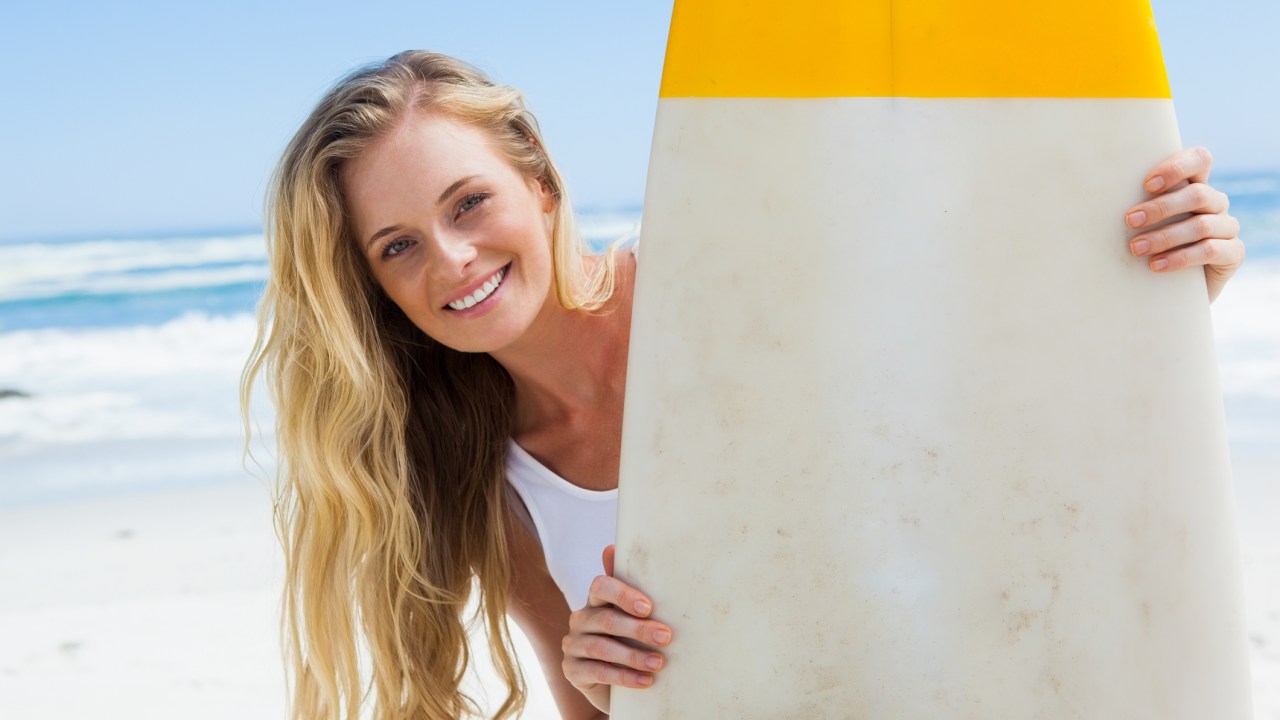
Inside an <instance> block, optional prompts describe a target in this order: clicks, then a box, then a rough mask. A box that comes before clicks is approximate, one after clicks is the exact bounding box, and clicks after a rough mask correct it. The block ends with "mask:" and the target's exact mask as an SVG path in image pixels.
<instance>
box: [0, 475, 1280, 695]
mask: <svg viewBox="0 0 1280 720" xmlns="http://www.w3.org/2000/svg"><path fill="white" fill-rule="evenodd" d="M1236 476H1237V478H1236V480H1237V484H1238V485H1241V486H1245V487H1251V486H1255V485H1256V486H1265V485H1268V484H1270V485H1272V486H1274V485H1275V483H1274V482H1272V481H1271V478H1275V477H1277V476H1280V459H1278V458H1267V459H1256V460H1254V461H1250V462H1247V463H1243V464H1237V466H1236ZM1273 489H1274V487H1273ZM1271 507H1273V508H1274V507H1276V505H1274V504H1273V505H1271ZM1240 510H1241V515H1240V516H1241V519H1242V520H1248V522H1246V523H1242V528H1241V529H1242V536H1247V537H1251V538H1256V539H1259V540H1260V539H1262V538H1265V537H1267V536H1268V534H1269V533H1274V532H1275V530H1274V529H1273V528H1268V527H1266V526H1265V519H1264V518H1263V517H1261V515H1259V514H1257V513H1251V511H1250V509H1249V508H1243V507H1242V508H1240ZM1272 540H1274V538H1272ZM1242 558H1243V561H1244V587H1245V606H1246V613H1247V618H1248V627H1249V646H1250V651H1251V656H1252V662H1253V675H1254V678H1253V687H1254V701H1255V706H1256V707H1255V717H1256V718H1258V720H1280V543H1276V542H1270V543H1267V542H1255V544H1254V545H1252V546H1248V547H1245V548H1243V552H1242ZM0 578H3V583H4V585H3V593H2V594H0V638H4V641H3V642H0V717H10V718H17V717H23V718H80V717H98V718H134V719H135V720H151V719H155V720H161V719H166V720H167V719H169V718H174V717H182V718H187V719H189V720H205V719H208V720H214V719H224V718H236V719H237V720H257V719H262V720H279V719H280V718H284V717H285V715H284V712H285V711H284V708H285V689H284V673H283V669H282V664H281V661H280V653H279V650H278V648H279V645H278V641H277V638H278V632H277V629H278V625H277V620H278V612H277V610H278V601H279V595H280V582H281V560H280V555H279V552H278V549H277V546H276V543H275V537H274V535H273V530H272V527H271V518H270V498H269V493H268V490H267V488H266V487H265V486H264V485H262V484H260V483H257V482H253V481H249V480H244V479H237V480H229V481H228V482H225V483H219V484H211V485H206V486H201V487H190V488H185V489H182V490H177V491H154V492H149V493H143V494H139V495H133V496H129V497H119V498H111V499H100V500H92V501H85V502H69V503H50V504H44V505H39V506H34V507H20V508H6V509H4V510H0ZM513 627H514V626H513ZM515 633H516V635H517V640H518V650H519V651H520V653H521V662H522V665H523V666H524V668H525V672H526V679H527V681H528V683H529V688H530V693H529V704H528V707H527V710H526V713H525V715H524V716H525V717H529V718H537V719H540V718H554V717H557V715H556V712H555V705H554V703H553V702H552V700H551V697H550V693H549V691H548V690H547V688H546V685H545V682H544V681H543V680H542V677H541V674H540V671H539V669H538V665H537V661H536V659H535V658H534V656H533V654H532V651H531V649H530V648H529V646H528V644H527V641H525V640H524V639H523V637H521V636H519V630H518V628H517V629H515ZM479 649H480V647H477V650H479ZM480 677H481V678H482V680H480V682H479V683H477V684H479V685H482V686H484V685H487V687H489V688H497V687H499V686H498V685H497V684H496V683H495V682H494V677H495V676H494V675H493V674H492V673H491V672H482V673H481V674H480ZM490 697H491V699H492V698H493V697H494V695H493V692H492V691H491V693H490Z"/></svg>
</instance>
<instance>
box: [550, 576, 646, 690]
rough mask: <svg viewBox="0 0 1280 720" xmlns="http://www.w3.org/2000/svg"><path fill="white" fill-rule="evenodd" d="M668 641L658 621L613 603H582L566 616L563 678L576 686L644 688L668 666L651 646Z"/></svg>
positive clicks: (563, 644)
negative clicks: (600, 685)
mask: <svg viewBox="0 0 1280 720" xmlns="http://www.w3.org/2000/svg"><path fill="white" fill-rule="evenodd" d="M607 579H612V578H607ZM628 640H629V641H634V643H635V644H629V643H628V642H625V641H628ZM670 642H671V628H669V627H667V626H666V625H664V624H662V623H660V622H657V621H654V620H643V619H640V618H637V617H634V616H632V615H628V614H627V613H625V612H623V611H622V610H619V609H618V608H616V607H590V606H588V607H584V608H583V609H581V610H578V611H577V612H575V613H573V614H572V615H570V616H569V634H568V635H566V636H565V637H564V640H563V642H562V643H561V649H562V650H563V651H564V662H563V668H564V673H565V677H567V678H568V679H569V682H571V683H572V684H573V685H574V686H575V687H578V688H590V687H591V686H593V685H595V684H603V685H624V686H626V687H633V688H646V687H649V686H650V685H652V684H653V677H654V676H653V674H654V673H656V672H657V671H659V670H661V669H662V667H663V666H664V665H665V664H666V658H665V657H664V656H663V655H662V653H660V652H658V651H656V650H653V649H652V647H649V646H664V645H668V644H669V643H670Z"/></svg>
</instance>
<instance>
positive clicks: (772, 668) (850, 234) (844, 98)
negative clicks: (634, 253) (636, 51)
mask: <svg viewBox="0 0 1280 720" xmlns="http://www.w3.org/2000/svg"><path fill="white" fill-rule="evenodd" d="M846 6H856V7H846ZM1179 146H1180V143H1179V138H1178V133H1177V126H1176V122H1175V120H1174V114H1173V106H1172V101H1171V99H1170V96H1169V90H1168V84H1167V81H1166V79H1165V75H1164V68H1163V61H1162V59H1161V56H1160V50H1159V45H1158V41H1157V39H1156V36H1155V28H1154V24H1153V22H1152V19H1151V12H1150V8H1149V6H1148V5H1147V3H1146V2H1145V0H1137V1H1134V0H1081V1H1080V2H1075V3H1070V4H1066V3H1064V4H1061V6H1058V5H1056V4H1048V3H1044V4H1042V3H1025V2H1014V1H1013V0H1007V1H1003V2H985V3H984V2H973V3H954V2H944V1H943V0H928V1H923V0H918V1H916V2H889V1H882V2H874V3H836V2H829V3H828V2H818V1H816V0H804V1H803V2H788V3H782V2H763V3H740V2H730V1H729V0H715V1H712V2H707V1H704V2H697V1H694V0H678V1H677V2H676V6H675V13H674V16H673V20H672V29H671V36H670V40H669V45H668V51H667V61H666V66H665V69H664V76H663V86H662V94H661V99H660V101H659V109H658V119H657V125H656V130H655V137H654V145H653V153H652V158H651V164H650V174H649V182H648V189H647V192H646V197H645V209H644V218H643V231H642V241H641V242H642V246H643V251H642V259H641V261H640V271H639V276H638V280H637V286H636V299H635V309H634V315H633V326H632V336H631V351H630V352H631V355H630V360H629V366H628V378H627V401H626V413H625V420H624V431H623V452H622V474H621V480H620V483H621V492H620V507H619V518H618V554H617V571H618V575H619V576H620V577H622V578H624V579H625V580H627V581H628V582H631V583H633V584H635V585H636V586H637V587H639V588H642V589H643V590H644V591H645V592H647V593H649V594H650V595H651V596H652V597H653V598H654V601H655V604H656V612H655V616H656V617H658V618H659V619H661V620H663V621H665V622H667V623H669V624H670V625H671V626H672V627H673V628H674V629H675V635H676V638H675V642H674V643H673V644H672V645H671V647H670V648H669V650H668V652H667V654H668V658H669V659H668V664H667V667H666V668H665V669H664V670H663V671H662V672H661V673H659V675H658V681H657V683H656V684H655V686H654V687H653V688H650V689H646V690H639V691H635V690H626V689H622V688H615V690H614V693H613V700H612V705H613V706H612V717H615V718H621V719H622V720H641V719H644V720H652V719H655V718H698V719H703V718H806V719H810V718H894V719H911V718H921V719H924V718H928V719H930V720H937V719H940V718H984V719H986V718H1008V719H1013V718H1018V719H1022V718H1125V719H1142V718H1160V719H1161V720H1173V719H1186V720H1191V719H1196V720H1201V719H1203V718H1215V719H1217V720H1244V719H1245V718H1249V717H1250V716H1251V710H1250V699H1249V670H1248V659H1247V648H1246V644H1245V630H1244V621H1243V607H1242V605H1243V603H1242V598H1241V589H1240V586H1241V579H1240V567H1239V560H1238V548H1237V540H1236V533H1235V521H1234V517H1233V512H1234V511H1233V506H1232V488H1231V480H1230V467H1229V458H1228V456H1227V450H1226V448H1227V443H1226V436H1225V430H1224V422H1223V410H1222V401H1221V395H1220V391H1219V388H1218V381H1217V369H1216V362H1215V358H1214V352H1213V346H1212V330H1211V326H1210V318H1209V311H1208V302H1207V296H1206V291H1205V284H1204V278H1203V274H1202V273H1200V272H1198V271H1188V272H1181V273H1173V274H1157V273H1152V272H1151V271H1149V270H1148V269H1147V268H1146V265H1145V260H1144V259H1142V258H1136V257H1133V256H1131V255H1130V254H1129V252H1128V249H1127V239H1128V237H1130V236H1131V235H1132V234H1133V233H1131V232H1129V231H1128V230H1127V228H1126V227H1125V225H1124V211H1125V210H1126V209H1127V208H1128V207H1130V206H1131V205H1132V204H1134V203H1136V202H1138V201H1139V200H1141V199H1142V197H1143V193H1142V189H1141V182H1142V179H1143V177H1144V174H1145V173H1146V172H1147V171H1148V170H1150V169H1151V168H1152V167H1154V166H1155V165H1156V164H1157V163H1158V162H1159V161H1161V160H1162V159H1164V158H1165V157H1167V156H1168V155H1170V154H1171V153H1172V152H1174V151H1175V150H1176V149H1177V148H1178V147H1179Z"/></svg>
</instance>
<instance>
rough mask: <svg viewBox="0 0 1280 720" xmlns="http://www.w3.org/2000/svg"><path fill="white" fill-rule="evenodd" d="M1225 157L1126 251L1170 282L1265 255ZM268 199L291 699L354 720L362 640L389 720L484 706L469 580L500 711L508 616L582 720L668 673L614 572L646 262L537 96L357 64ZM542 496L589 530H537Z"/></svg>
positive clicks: (1163, 190) (438, 73)
mask: <svg viewBox="0 0 1280 720" xmlns="http://www.w3.org/2000/svg"><path fill="white" fill-rule="evenodd" d="M1211 163H1212V161H1211V158H1210V157H1209V155H1208V153H1207V151H1204V150H1203V149H1199V148H1197V149H1192V150H1188V151H1183V152H1180V153H1178V154H1177V155H1175V156H1173V157H1172V158H1170V159H1169V160H1167V161H1166V162H1164V163H1163V164H1161V165H1160V166H1159V167H1157V168H1156V169H1155V170H1153V171H1152V173H1151V174H1150V175H1149V176H1148V177H1147V178H1146V180H1145V183H1146V185H1145V187H1146V188H1147V190H1148V192H1149V193H1151V195H1152V197H1151V198H1150V199H1149V200H1148V201H1146V202H1144V203H1142V204H1140V205H1138V206H1137V207H1135V208H1133V209H1132V210H1131V211H1130V212H1129V214H1128V215H1127V218H1126V219H1127V222H1128V223H1129V225H1130V226H1131V227H1133V228H1137V229H1141V228H1149V227H1151V226H1153V225H1155V224H1158V223H1160V222H1162V221H1163V220H1165V219H1167V218H1170V217H1172V216H1174V215H1178V214H1181V213H1191V215H1190V216H1189V217H1188V218H1186V219H1183V220H1181V221H1179V222H1176V223H1174V224H1172V225H1169V226H1167V227H1164V228H1163V229H1159V230H1155V231H1151V232H1143V233H1141V234H1139V235H1137V236H1136V237H1135V238H1134V239H1133V241H1132V242H1131V245H1130V248H1131V251H1132V252H1133V253H1134V254H1135V255H1139V256H1144V257H1147V258H1149V264H1150V266H1151V268H1152V270H1153V271H1157V272H1169V271H1173V270H1178V269H1182V268H1186V267H1190V266H1203V267H1204V272H1205V273H1206V278H1207V280H1208V287H1209V294H1210V298H1211V299H1212V298H1213V297H1216V295H1217V294H1218V293H1219V292H1220V291H1221V289H1222V286H1223V284H1224V283H1225V282H1226V281H1227V279H1228V278H1229V277H1230V276H1231V274H1232V273H1233V272H1235V270H1236V268H1237V267H1238V266H1239V264H1240V262H1241V261H1242V259H1243V255H1244V247H1243V244H1242V243H1241V241H1240V240H1239V238H1238V237H1237V235H1238V232H1239V226H1238V224H1237V223H1236V221H1235V220H1234V219H1233V218H1232V217H1231V216H1230V215H1228V214H1227V213H1226V210H1227V200H1226V197H1225V196H1224V195H1223V194H1222V193H1220V192H1218V191H1216V190H1214V189H1212V188H1211V187H1210V186H1209V185H1207V184H1206V180H1207V178H1208V174H1209V170H1210V167H1211ZM269 216H270V221H269V226H268V227H269V238H270V255H271V278H270V281H269V284H268V287H267V292H266V296H265V298H264V302H263V306H262V317H261V327H260V335H259V339H258V343H257V345H256V347H255V350H254V353H253V355H252V357H251V359H250V362H249V364H248V366H247V368H246V372H245V379H244V384H243V391H242V392H243V394H242V399H243V400H244V401H245V402H246V403H247V397H248V391H249V389H250V388H251V387H252V384H253V383H254V381H255V379H256V378H257V377H258V376H259V375H265V376H266V377H267V380H268V384H269V386H270V388H271V391H272V395H273V399H274V401H275V404H276V407H277V411H278V421H277V423H278V432H277V438H278V442H279V448H280V452H279V473H280V475H281V480H282V484H281V495H280V498H279V500H278V503H277V521H278V523H279V529H280V532H281V536H282V538H283V542H284V546H285V554H286V559H287V591H286V602H285V625H286V627H287V629H288V634H289V637H290V641H291V651H292V663H293V669H294V674H295V681H296V688H295V701H294V711H293V712H294V716H295V717H302V718H319V717H342V716H347V717H356V716H357V715H358V709H359V707H360V705H361V703H362V701H363V700H364V690H363V686H362V678H361V675H360V671H359V667H358V663H359V658H358V656H359V652H358V650H357V647H358V646H359V642H360V638H363V639H364V641H365V642H367V645H368V654H369V660H370V662H369V665H368V667H369V668H370V669H371V671H372V684H373V690H374V693H373V694H374V697H375V702H376V716H377V717H379V718H400V717H414V718H417V717H428V718H453V717H458V716H460V715H463V714H464V713H466V712H468V711H469V709H470V708H471V707H472V703H471V701H470V699H469V698H467V697H466V696H465V695H464V694H463V693H462V692H461V691H460V689H459V685H460V677H461V669H462V668H463V667H464V666H465V664H466V663H467V661H468V657H467V645H466V639H467V634H466V630H465V627H464V617H463V615H464V607H465V606H466V604H467V602H468V600H469V599H470V596H471V592H472V590H473V589H474V590H476V591H477V592H478V608H479V612H480V613H481V614H482V616H483V618H484V622H485V626H486V629H487V630H488V633H489V639H490V642H489V651H490V653H491V654H492V656H493V659H494V661H495V665H496V667H497V668H498V669H499V672H500V674H501V675H502V677H503V679H504V681H505V682H506V684H507V686H508V695H507V698H506V702H505V703H504V704H503V705H502V707H501V708H500V710H499V712H498V716H499V717H510V716H512V715H513V714H515V713H516V712H518V710H519V708H520V706H521V703H522V702H523V694H524V688H523V681H522V678H521V674H520V669H519V667H518V666H517V664H516V662H515V657H514V654H513V651H512V648H511V644H510V637H509V635H508V633H507V626H506V615H507V614H508V613H509V614H510V615H511V616H512V617H514V618H515V619H516V621H517V622H518V623H519V625H520V626H521V628H522V629H523V630H524V631H525V633H526V634H527V635H528V637H529V638H530V640H531V641H532V643H533V645H534V647H535V648H536V650H537V654H538V658H539V661H540V662H541V664H542V665H543V670H544V672H545V674H546V676H547V678H548V681H549V683H550V685H551V688H552V691H553V694H554V696H555V698H556V702H557V704H558V706H559V708H560V710H561V712H562V713H563V715H564V716H565V717H569V718H588V717H599V716H601V715H602V712H607V710H608V704H609V688H610V687H611V686H612V685H626V686H629V687H637V688H639V687H647V686H648V685H650V684H652V681H653V674H654V673H655V672H658V671H660V670H661V667H662V662H663V656H662V654H661V653H660V652H659V651H657V650H656V649H655V648H660V647H662V646H665V645H667V644H668V643H670V642H671V641H672V629H671V628H670V627H668V626H666V625H664V624H662V623H660V622H657V621H654V620H651V619H649V617H650V616H651V615H652V613H653V605H652V602H651V601H650V600H649V599H648V598H647V597H645V596H644V595H643V593H641V592H640V591H639V590H637V589H635V588H631V587H628V586H626V585H625V584H624V583H622V582H621V581H619V580H617V579H615V578H612V577H611V575H612V572H611V565H612V555H611V548H610V549H606V551H605V553H604V565H605V569H606V573H605V575H603V576H599V577H595V578H594V580H592V579H591V578H592V577H593V576H595V575H597V574H598V567H599V566H598V561H597V558H599V557H600V551H601V549H602V547H603V546H605V545H607V544H608V543H609V542H610V537H611V533H612V527H611V525H610V523H611V521H612V514H613V507H614V506H613V495H612V493H613V491H614V490H615V489H616V487H617V479H618V478H617V473H618V457H619V446H620V442H621V421H622V399H623V385H624V377H625V373H626V359H627V340H628V333H629V327H630V314H631V291H632V282H633V278H634V274H635V260H634V256H633V255H632V254H631V253H630V252H628V251H625V250H617V249H611V250H610V251H609V252H607V253H605V254H604V255H602V256H600V257H585V256H584V255H583V254H582V252H581V250H580V247H579V244H578V242H577V238H576V235H575V232H574V226H573V216H572V212H571V209H570V205H569V198H568V195H567V193H566V191H565V188H564V184H563V182H562V180H561V178H560V175H559V173H558V172H557V170H556V168H555V166H554V164H552V162H551V159H550V158H549V157H548V155H547V153H546V151H545V149H544V145H543V142H542V138H541V135H540V134H539V131H538V128H537V124H536V122H535V121H534V119H533V117H532V116H531V115H530V114H529V113H528V112H527V111H526V110H525V109H524V107H523V102H522V99H521V96H520V94H519V93H518V92H516V91H515V90H513V89H511V88H507V87H503V86H500V85H494V84H492V83H491V82H490V81H488V80H487V79H486V78H485V77H484V76H483V75H481V74H480V73H478V72H477V71H476V70H474V69H472V68H470V67H469V66H467V65H465V64H463V63H461V62H459V61H457V60H454V59H452V58H449V57H446V56H443V55H437V54H432V53H425V52H406V53H402V54H400V55H397V56H395V57H393V58H391V59H389V60H388V61H386V62H385V63H383V64H380V65H378V66H376V67H372V68H369V69H366V70H362V71H360V72H357V73H355V74H353V75H351V76H349V77H348V78H346V79H344V80H343V81H341V82H340V83H339V84H338V85H337V86H335V87H334V88H333V89H332V90H331V91H330V92H329V93H328V95H326V96H325V98H324V99H323V100H322V101H321V102H320V104H319V106H318V107H317V108H316V109H315V111H314V112H313V113H312V114H311V116H310V117H309V118H308V119H307V121H306V122H305V123H304V124H303V126H302V128H301V129H300V130H299V131H298V133H297V135H296V136H295V137H294V138H293V140H292V142H291V143H290V144H289V147H288V148H287V150H286V151H285V154H284V157H283V158H282V160H281V162H280V165H279V167H278V169H277V172H276V175H275V178H274V181H273V189H272V192H271V197H270V206H269ZM539 493H541V494H540V495H539ZM536 507H541V510H536ZM530 508H535V510H536V511H537V512H540V513H544V515H543V517H545V513H546V512H552V511H554V512H556V513H560V517H562V518H572V522H563V521H562V522H560V523H547V522H543V523H541V526H542V527H541V528H538V527H537V526H535V523H533V522H532V521H531V519H530V512H529V511H530ZM549 528H554V529H555V531H554V532H553V531H552V530H551V529H549ZM539 529H541V530H542V531H543V533H544V535H543V536H542V537H539ZM557 533H559V534H557ZM593 533H594V534H593ZM473 579H474V580H475V582H474V584H473ZM588 587H589V591H588ZM574 610H576V612H571V611H574Z"/></svg>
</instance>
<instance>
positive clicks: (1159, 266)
mask: <svg viewBox="0 0 1280 720" xmlns="http://www.w3.org/2000/svg"><path fill="white" fill-rule="evenodd" d="M1167 267H1169V261H1168V260H1165V259H1164V258H1160V259H1159V260H1156V261H1154V262H1152V263H1151V269H1152V270H1163V269H1165V268H1167Z"/></svg>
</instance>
